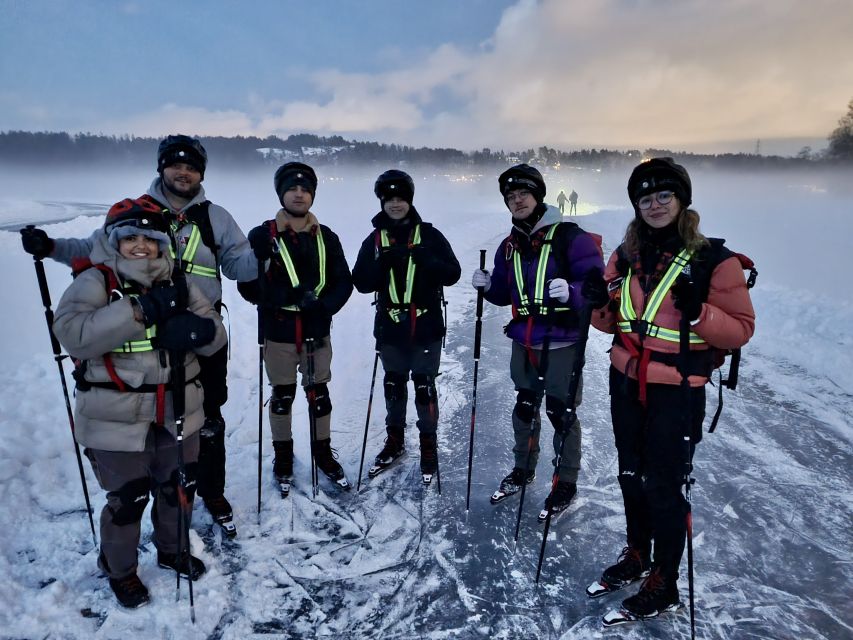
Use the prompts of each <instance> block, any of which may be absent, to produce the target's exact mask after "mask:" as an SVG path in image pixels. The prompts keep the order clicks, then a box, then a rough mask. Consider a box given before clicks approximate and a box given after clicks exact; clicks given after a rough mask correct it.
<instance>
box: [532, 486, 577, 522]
mask: <svg viewBox="0 0 853 640" xmlns="http://www.w3.org/2000/svg"><path fill="white" fill-rule="evenodd" d="M577 492H578V487H577V485H576V484H575V483H574V482H568V481H567V480H558V481H557V486H556V487H554V488H553V489H551V493H549V494H548V497H547V498H545V508H544V509H542V511H540V512H539V522H545V520H546V519H547V518H548V510H549V509H550V511H551V516H552V517H553V516H555V515H557V514H558V513H562V512H563V511H565V510H566V509H568V508H569V505H570V504H571V503H572V499H573V498H574V497H575V494H576V493H577Z"/></svg>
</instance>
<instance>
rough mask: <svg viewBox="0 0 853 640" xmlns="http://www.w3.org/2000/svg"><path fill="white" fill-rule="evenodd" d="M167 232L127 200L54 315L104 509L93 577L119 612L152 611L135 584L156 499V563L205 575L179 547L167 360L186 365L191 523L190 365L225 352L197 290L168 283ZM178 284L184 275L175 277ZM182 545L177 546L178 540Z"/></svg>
mask: <svg viewBox="0 0 853 640" xmlns="http://www.w3.org/2000/svg"><path fill="white" fill-rule="evenodd" d="M168 229H169V225H168V222H167V221H166V219H165V218H164V217H163V214H162V212H161V207H160V206H159V205H158V204H155V203H154V202H153V201H152V200H150V199H147V198H145V197H144V196H143V198H140V199H138V200H122V201H121V202H118V203H116V204H114V205H113V206H112V207H111V208H110V210H109V213H108V214H107V218H106V221H105V222H104V226H103V229H101V230H99V231H98V232H97V233H96V234H95V235H94V236H93V237H92V244H93V246H92V252H91V254H90V260H91V264H92V265H94V266H92V267H91V268H87V269H85V270H83V271H82V272H81V273H80V274H79V275H78V276H77V278H76V279H75V280H74V281H73V282H72V283H71V285H70V286H69V287H68V290H67V291H66V292H65V294H64V295H63V296H62V300H60V302H59V305H58V306H57V309H56V319H55V322H54V325H53V329H54V332H55V334H56V337H57V338H58V339H59V341H60V342H61V343H62V345H63V346H64V347H65V349H66V350H67V351H68V353H69V354H70V355H71V357H72V358H75V359H76V360H79V361H80V364H79V365H78V366H77V369H76V371H75V373H74V378H75V380H76V381H77V393H76V399H77V401H76V407H75V412H74V420H75V425H76V432H75V433H76V437H77V441H78V442H79V443H80V444H82V445H83V446H84V447H86V449H85V454H86V456H87V457H88V458H89V460H90V461H91V463H92V469H93V470H94V472H95V476H96V477H97V479H98V483H99V484H100V485H101V488H103V489H104V491H106V492H107V503H106V505H105V506H104V508H103V510H102V511H101V527H100V529H101V552H100V555H99V556H98V566H99V567H100V568H101V569H102V570H103V571H104V573H105V574H106V575H107V576H108V577H109V583H110V587H111V588H112V590H113V592H114V593H115V595H116V598H117V599H118V601H119V603H121V604H122V605H123V606H125V607H130V608H135V607H139V606H142V605H144V604H146V603H147V602H148V601H149V596H148V589H147V588H146V587H145V585H144V584H142V581H141V580H140V579H139V577H138V576H137V574H136V568H137V559H138V558H137V547H138V545H139V536H140V531H141V520H142V514H143V512H144V511H145V506H146V505H147V504H148V500H149V494H150V495H153V496H154V507H153V509H152V511H151V520H152V522H153V524H154V535H153V540H154V546H155V547H156V548H157V563H158V564H159V565H160V566H161V567H164V568H171V569H179V570H180V572H181V573H182V574H184V575H188V574H189V573H190V572H192V577H193V579H194V580H195V579H197V578H198V577H200V576H201V575H202V574H203V573H204V572H205V566H204V564H203V563H202V561H201V560H199V559H198V558H195V557H193V556H191V555H190V553H189V546H188V545H189V541H188V540H187V539H186V538H185V537H184V536H180V537H179V536H178V517H179V516H178V513H179V504H180V503H181V502H184V500H182V499H181V498H180V496H179V486H178V446H180V445H179V444H178V443H177V441H176V437H177V435H176V431H175V414H174V410H173V400H174V399H173V396H172V386H171V382H172V373H173V368H174V362H173V361H172V357H173V355H174V354H175V353H176V352H177V353H179V354H180V356H181V357H182V359H183V362H182V366H183V367H184V374H185V375H184V378H185V380H186V385H185V387H184V389H183V390H181V393H183V394H184V401H185V413H184V415H185V422H184V424H183V436H184V439H183V445H182V446H183V459H184V463H185V468H186V477H187V482H186V489H187V493H186V502H185V504H186V507H185V509H184V513H183V518H186V522H187V524H188V523H189V520H190V518H191V517H192V506H193V494H194V493H195V469H196V466H197V464H196V460H197V459H198V452H199V430H200V429H201V427H202V423H203V422H204V411H203V409H202V405H203V400H204V398H203V395H204V392H203V390H202V387H201V384H200V383H199V364H198V358H197V355H202V356H210V355H211V354H213V353H215V352H216V351H217V350H218V349H220V348H222V346H223V345H224V344H225V340H226V337H225V330H224V329H223V327H222V322H221V320H220V318H219V314H218V313H216V311H215V310H214V308H213V306H212V305H211V304H210V302H209V301H208V300H207V298H205V297H204V296H203V295H202V293H201V291H200V290H199V288H198V287H196V286H195V285H194V284H193V283H186V281H185V280H184V279H183V278H182V277H181V278H175V277H174V276H173V269H174V261H173V260H172V258H171V257H170V255H169V248H170V241H169V236H168V235H167V231H168ZM181 275H182V274H181ZM182 538H183V539H182Z"/></svg>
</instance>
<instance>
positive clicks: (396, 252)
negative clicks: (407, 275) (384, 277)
mask: <svg viewBox="0 0 853 640" xmlns="http://www.w3.org/2000/svg"><path fill="white" fill-rule="evenodd" d="M408 260H409V247H407V246H406V245H404V244H392V245H391V246H390V247H382V248H381V249H380V250H379V266H380V267H382V269H384V270H386V271H388V270H390V269H393V268H395V267H398V266H402V265H405V264H407V263H408Z"/></svg>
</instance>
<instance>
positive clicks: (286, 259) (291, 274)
mask: <svg viewBox="0 0 853 640" xmlns="http://www.w3.org/2000/svg"><path fill="white" fill-rule="evenodd" d="M314 235H315V237H316V240H317V262H318V267H319V271H320V279H319V281H318V282H317V286H316V287H314V295H315V296H317V297H318V298H319V297H320V294H321V293H322V291H323V289H324V288H325V287H326V243H325V241H324V240H323V232H322V231H321V230H320V229H317V231H316V233H315V234H314ZM275 244H276V247H277V248H278V255H279V257H280V258H281V261H282V262H283V263H284V268H285V269H287V277H288V278H290V286H292V287H293V288H294V289H295V288H296V287H298V286H299V274H298V273H297V272H296V265H294V264H293V258H291V256H290V251H289V250H288V248H287V244H286V243H285V242H284V240H283V239H282V238H281V237H279V236H276V238H275ZM281 308H282V309H284V310H285V311H299V307H298V306H296V305H288V306H286V307H281Z"/></svg>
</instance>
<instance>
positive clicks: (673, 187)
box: [628, 158, 693, 210]
mask: <svg viewBox="0 0 853 640" xmlns="http://www.w3.org/2000/svg"><path fill="white" fill-rule="evenodd" d="M667 190H669V191H672V192H673V193H675V197H676V198H678V201H679V202H680V203H681V206H683V207H688V206H690V203H691V202H692V198H693V185H692V184H691V182H690V175H689V174H688V173H687V169H685V168H684V167H682V166H681V165H680V164H678V163H676V162H675V161H674V160H673V159H672V158H652V159H651V160H647V161H646V162H641V163H640V164H638V165H637V166H636V167H634V170H633V171H632V172H631V177H630V178H628V197H629V198H630V199H631V204H633V205H634V209H635V210H636V209H637V201H638V200H639V199H640V198H642V197H643V196H646V195H648V194H650V193H657V192H658V191H667Z"/></svg>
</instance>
